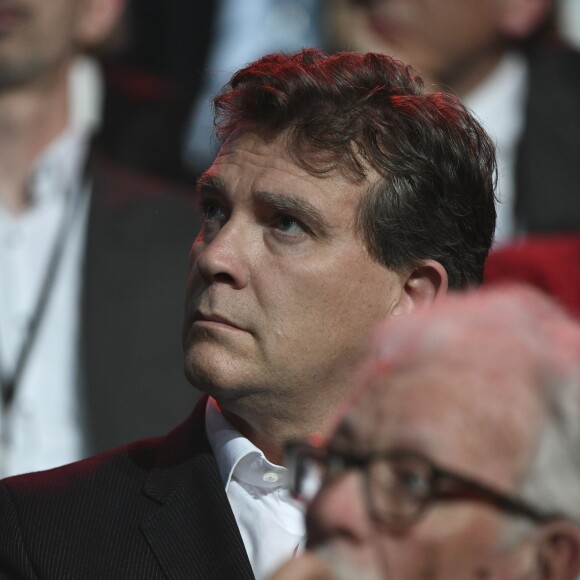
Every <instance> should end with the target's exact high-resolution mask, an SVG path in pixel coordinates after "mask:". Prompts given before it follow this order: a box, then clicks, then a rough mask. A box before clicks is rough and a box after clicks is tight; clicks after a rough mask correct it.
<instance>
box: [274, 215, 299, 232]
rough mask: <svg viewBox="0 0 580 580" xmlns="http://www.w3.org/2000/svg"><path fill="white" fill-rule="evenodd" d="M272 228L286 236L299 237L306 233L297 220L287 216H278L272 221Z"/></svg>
mask: <svg viewBox="0 0 580 580" xmlns="http://www.w3.org/2000/svg"><path fill="white" fill-rule="evenodd" d="M272 227H274V228H275V229H276V230H277V231H279V232H281V233H283V234H286V235H299V234H303V233H305V231H306V228H305V227H304V226H303V225H302V223H301V222H299V221H298V220H297V219H294V218H293V217H291V216H289V215H280V216H278V217H276V219H275V220H274V221H273V224H272Z"/></svg>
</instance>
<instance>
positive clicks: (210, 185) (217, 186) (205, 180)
mask: <svg viewBox="0 0 580 580" xmlns="http://www.w3.org/2000/svg"><path fill="white" fill-rule="evenodd" d="M226 189H227V188H226V184H225V183H224V181H223V179H222V178H221V177H218V176H217V175H212V174H211V173H209V172H206V173H204V174H203V175H201V176H200V177H199V179H198V180H197V183H196V184H195V195H196V197H199V196H200V195H201V193H202V192H207V193H215V194H217V195H221V196H225V195H226Z"/></svg>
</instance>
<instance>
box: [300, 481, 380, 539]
mask: <svg viewBox="0 0 580 580" xmlns="http://www.w3.org/2000/svg"><path fill="white" fill-rule="evenodd" d="M363 485H364V483H363V477H362V475H361V474H360V473H357V472H354V471H351V472H347V473H344V474H343V475H341V476H339V477H337V478H336V479H335V480H334V481H330V482H327V483H325V484H324V485H323V487H322V488H321V489H320V491H319V492H318V494H317V495H316V497H315V498H314V499H313V501H312V503H311V504H310V506H309V508H308V511H307V513H306V529H307V534H308V547H309V548H315V547H316V546H318V545H322V544H325V543H327V542H329V541H331V540H343V541H345V542H347V543H350V544H356V545H362V544H365V543H367V541H368V539H369V536H370V535H371V534H372V531H371V522H370V520H369V516H368V511H367V506H366V501H365V496H364V489H363Z"/></svg>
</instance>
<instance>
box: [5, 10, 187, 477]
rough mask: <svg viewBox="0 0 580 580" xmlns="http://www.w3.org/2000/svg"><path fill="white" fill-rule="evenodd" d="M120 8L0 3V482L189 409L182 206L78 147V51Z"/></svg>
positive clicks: (83, 91)
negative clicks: (181, 337) (181, 334)
mask: <svg viewBox="0 0 580 580" xmlns="http://www.w3.org/2000/svg"><path fill="white" fill-rule="evenodd" d="M122 9H123V2H122V0H54V1H51V2H39V1H36V0H15V1H0V385H1V389H0V390H1V393H2V397H1V400H0V409H1V411H0V433H1V438H0V474H5V475H6V474H11V473H18V472H23V471H32V470H37V469H42V468H47V467H52V466H55V465H59V464H63V463H67V462H69V461H73V460H75V459H79V458H81V457H83V456H85V455H87V454H89V453H92V452H96V451H98V450H102V449H104V448H108V447H111V446H113V445H117V444H120V443H122V442H124V441H127V440H129V439H132V438H134V437H136V436H145V435H148V434H149V435H154V434H159V433H161V432H163V431H164V430H165V429H167V428H168V427H169V426H170V425H172V424H173V423H174V422H175V421H176V420H178V419H179V418H180V417H182V416H183V414H185V413H186V411H187V410H188V409H189V408H190V407H191V404H192V400H193V395H192V393H191V390H190V389H188V388H187V386H186V381H185V380H184V378H183V377H182V373H181V371H180V366H181V365H180V358H181V357H180V348H179V342H178V340H177V338H176V333H178V329H179V326H180V319H181V313H180V310H181V309H180V307H179V303H180V301H181V295H182V291H183V283H182V277H183V275H182V272H183V270H184V267H185V263H186V256H187V248H188V246H189V243H190V240H191V239H192V237H193V235H194V233H195V231H196V229H197V223H196V219H195V217H194V216H195V214H194V210H193V208H192V207H191V205H190V204H189V203H188V202H186V201H184V200H183V199H182V198H181V197H180V196H178V195H177V193H176V192H175V191H172V190H171V188H168V187H167V186H165V185H162V184H160V183H158V182H155V181H151V180H149V179H146V178H144V177H142V176H140V177H138V176H135V175H132V174H129V173H126V172H124V171H122V170H120V169H119V168H117V167H115V166H113V165H111V164H109V163H107V162H105V161H103V160H101V159H99V156H98V154H97V153H96V151H95V150H94V148H93V147H92V145H91V141H92V139H93V137H94V136H95V134H96V133H97V131H98V128H99V122H100V118H101V114H102V111H101V103H100V97H101V96H102V88H103V87H102V83H101V81H100V78H99V71H98V68H97V66H96V64H95V62H94V61H93V60H90V59H86V58H83V57H82V55H83V53H84V52H85V51H86V50H88V49H90V48H94V47H95V46H98V45H99V44H100V43H102V42H103V41H104V39H105V38H107V36H108V35H109V33H110V32H111V30H112V29H113V27H114V26H115V23H116V22H117V20H118V18H119V17H120V14H121V11H122ZM180 388H181V390H180ZM129 404H130V405H131V408H129V407H128V405H129Z"/></svg>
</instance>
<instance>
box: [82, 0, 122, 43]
mask: <svg viewBox="0 0 580 580" xmlns="http://www.w3.org/2000/svg"><path fill="white" fill-rule="evenodd" d="M124 8H125V0H83V2H82V4H81V6H80V7H79V17H78V21H77V30H76V40H77V43H78V44H79V45H80V46H81V47H82V48H93V47H96V46H98V45H100V44H101V43H103V42H104V41H105V40H106V39H107V38H108V36H109V35H110V34H111V33H112V31H113V29H114V28H115V26H116V25H117V23H118V22H119V20H120V19H121V14H122V13H123V10H124Z"/></svg>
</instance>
